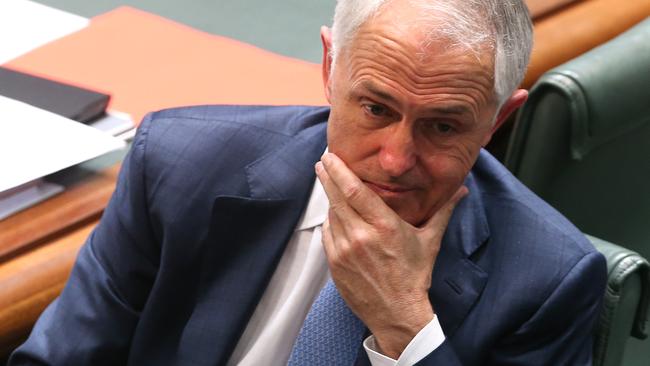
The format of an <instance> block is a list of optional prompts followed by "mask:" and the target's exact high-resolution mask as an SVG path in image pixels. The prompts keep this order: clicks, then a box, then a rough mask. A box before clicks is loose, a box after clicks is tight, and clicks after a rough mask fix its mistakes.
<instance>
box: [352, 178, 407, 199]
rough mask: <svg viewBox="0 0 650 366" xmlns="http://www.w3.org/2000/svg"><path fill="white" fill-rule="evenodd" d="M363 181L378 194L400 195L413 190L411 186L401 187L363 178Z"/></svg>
mask: <svg viewBox="0 0 650 366" xmlns="http://www.w3.org/2000/svg"><path fill="white" fill-rule="evenodd" d="M363 182H364V183H365V184H366V185H367V186H368V187H369V188H370V189H372V190H373V191H374V192H375V193H377V194H378V195H380V196H400V195H404V194H406V193H408V192H411V191H414V189H413V188H408V187H403V186H399V185H392V184H381V183H373V182H369V181H367V180H364V181H363Z"/></svg>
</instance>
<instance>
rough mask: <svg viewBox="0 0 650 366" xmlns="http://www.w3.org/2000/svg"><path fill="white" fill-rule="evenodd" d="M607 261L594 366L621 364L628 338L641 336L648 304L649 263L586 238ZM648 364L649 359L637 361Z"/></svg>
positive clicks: (624, 250) (618, 249)
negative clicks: (605, 282)
mask: <svg viewBox="0 0 650 366" xmlns="http://www.w3.org/2000/svg"><path fill="white" fill-rule="evenodd" d="M587 237H588V238H589V239H590V240H591V242H592V243H593V244H594V246H595V247H596V249H598V250H599V251H600V252H601V253H603V255H604V256H605V258H606V259H607V274H608V276H607V288H606V290H605V297H604V299H603V308H602V311H601V314H600V319H599V320H598V324H597V325H596V332H595V334H596V335H595V340H594V366H618V365H628V364H629V363H623V362H622V360H623V356H624V351H625V349H626V344H627V343H628V338H629V337H630V335H632V336H635V337H644V335H645V334H646V331H645V329H644V325H645V323H646V321H647V316H648V305H649V301H650V264H648V261H647V260H645V259H644V258H643V257H641V256H640V255H639V254H637V253H635V252H633V251H631V250H628V249H625V248H622V247H620V246H617V245H614V244H612V243H609V242H606V241H604V240H600V239H597V238H594V237H591V236H587ZM638 361H639V362H640V363H639V362H637V363H638V364H644V363H643V362H645V364H647V363H648V362H650V359H646V360H645V361H643V360H642V359H639V360H638Z"/></svg>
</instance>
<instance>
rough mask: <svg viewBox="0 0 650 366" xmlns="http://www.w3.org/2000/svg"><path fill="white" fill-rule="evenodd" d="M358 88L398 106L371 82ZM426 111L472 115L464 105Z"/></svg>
mask: <svg viewBox="0 0 650 366" xmlns="http://www.w3.org/2000/svg"><path fill="white" fill-rule="evenodd" d="M358 87H362V88H364V89H366V90H367V91H368V92H370V94H373V95H374V96H375V97H377V98H379V99H383V100H384V101H387V102H391V103H394V104H399V101H398V100H397V98H395V97H394V96H392V95H390V94H389V93H387V92H385V91H383V90H381V89H380V88H378V87H377V86H376V85H375V84H374V83H373V82H372V81H369V80H364V81H362V82H360V83H359V84H358ZM358 87H355V88H354V89H358ZM427 111H429V112H432V113H436V114H445V115H465V114H472V111H471V110H470V108H469V107H467V106H465V105H458V104H456V105H447V106H444V105H443V106H436V107H431V108H427Z"/></svg>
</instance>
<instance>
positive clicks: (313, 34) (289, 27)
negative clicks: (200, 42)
mask: <svg viewBox="0 0 650 366" xmlns="http://www.w3.org/2000/svg"><path fill="white" fill-rule="evenodd" d="M36 1H37V2H39V3H41V4H45V5H48V6H51V7H54V8H57V9H61V10H65V11H68V12H71V13H74V14H78V15H81V16H84V17H89V18H90V17H93V16H95V15H98V14H101V13H104V12H107V11H109V10H111V9H114V8H116V7H118V6H120V5H129V6H132V7H135V8H139V9H142V10H145V11H148V12H151V13H155V14H158V15H161V16H163V17H166V18H169V19H173V20H176V21H178V22H180V23H184V24H186V25H189V26H191V27H194V28H197V29H200V30H203V31H206V32H208V33H212V34H218V35H222V36H226V37H230V38H234V39H237V40H240V41H243V42H247V43H251V44H254V45H256V46H258V47H261V48H264V49H267V50H269V51H273V52H276V53H279V54H282V55H285V56H291V57H296V58H300V59H303V60H306V61H311V62H318V63H319V62H320V61H321V55H322V51H321V44H320V34H319V29H320V26H321V25H328V26H329V25H331V18H332V14H333V13H334V5H335V1H334V0H278V1H269V0H133V1H119V0H91V1H88V0H36Z"/></svg>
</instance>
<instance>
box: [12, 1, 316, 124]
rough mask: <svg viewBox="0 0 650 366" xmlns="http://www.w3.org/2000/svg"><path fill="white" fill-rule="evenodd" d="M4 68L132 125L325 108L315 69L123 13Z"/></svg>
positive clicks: (144, 16)
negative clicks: (244, 109) (97, 102)
mask: <svg viewBox="0 0 650 366" xmlns="http://www.w3.org/2000/svg"><path fill="white" fill-rule="evenodd" d="M314 32H315V36H314V41H315V42H318V33H317V32H318V29H315V30H314ZM4 66H6V67H9V68H13V69H15V70H18V71H24V72H28V73H32V74H36V75H39V76H45V77H49V78H52V79H55V80H59V81H63V82H68V83H71V84H75V85H79V86H82V87H87V88H90V89H95V90H98V91H102V92H105V93H108V94H111V95H112V100H111V105H110V106H109V108H113V109H117V110H120V111H125V112H127V113H130V114H131V116H132V117H133V119H134V120H135V121H136V122H139V121H140V120H141V119H142V117H143V116H144V115H145V114H146V113H147V112H149V111H154V110H159V109H163V108H169V107H176V106H183V105H197V104H276V105H282V104H307V105H324V104H326V103H327V102H326V100H325V97H324V94H323V86H322V82H321V74H320V66H319V65H317V64H314V63H310V62H305V61H301V60H297V59H293V58H290V57H284V56H280V55H277V54H274V53H271V52H268V51H265V50H262V49H260V48H257V47H255V46H252V45H249V44H246V43H242V42H239V41H235V40H233V39H229V38H225V37H220V36H215V35H211V34H208V33H205V32H202V31H198V30H196V29H193V28H190V27H188V26H185V25H182V24H179V23H176V22H173V21H171V20H168V19H165V18H162V17H159V16H157V15H153V14H150V13H147V12H144V11H141V10H137V9H134V8H130V7H120V8H117V9H115V10H113V11H110V12H108V13H105V14H102V15H99V16H97V17H95V18H93V19H92V20H91V22H90V24H89V26H88V27H86V28H84V29H82V30H80V31H78V32H76V33H73V34H70V35H68V36H66V37H63V38H61V39H59V40H56V41H54V42H52V43H49V44H47V45H45V46H43V47H40V48H38V49H36V50H34V51H32V52H29V53H27V54H25V55H23V56H21V57H19V58H16V59H14V60H12V61H10V62H8V63H7V64H5V65H4Z"/></svg>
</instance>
